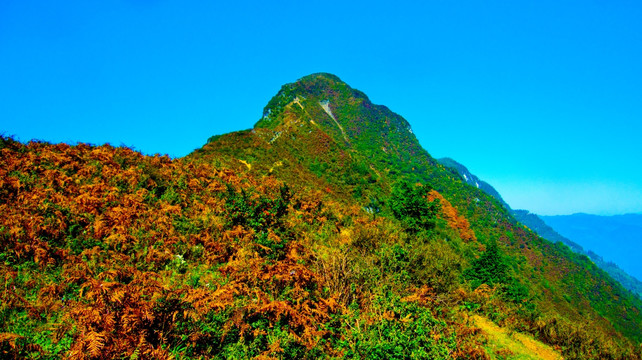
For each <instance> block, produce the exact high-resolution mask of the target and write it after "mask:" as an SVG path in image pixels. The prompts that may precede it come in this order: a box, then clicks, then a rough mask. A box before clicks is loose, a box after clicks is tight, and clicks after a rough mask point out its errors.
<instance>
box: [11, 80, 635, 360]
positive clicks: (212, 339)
mask: <svg viewBox="0 0 642 360" xmlns="http://www.w3.org/2000/svg"><path fill="white" fill-rule="evenodd" d="M443 135H444V134H435V136H443ZM0 163H1V166H0V213H1V214H2V216H0V275H1V276H2V281H3V282H4V284H3V287H2V290H1V291H2V292H1V294H2V295H0V296H1V299H2V302H1V305H0V322H1V324H2V328H1V330H0V353H1V354H2V357H3V358H14V359H22V358H40V359H56V358H71V359H104V358H119V359H121V358H123V359H171V358H174V359H193V358H196V359H198V358H202V359H210V358H212V359H227V358H237V359H241V358H243V359H244V358H261V359H269V358H275V359H300V358H310V359H312V358H359V359H361V358H363V359H457V358H465V359H511V358H519V359H538V358H545V359H555V358H558V359H561V358H566V359H640V358H642V349H641V347H640V342H641V341H642V316H641V315H640V309H642V304H641V302H640V300H639V299H638V298H637V297H635V296H633V295H632V294H631V293H630V292H628V291H627V290H625V289H624V288H622V286H620V285H619V284H618V283H617V282H616V281H614V280H613V279H611V278H610V277H609V276H608V275H607V274H606V273H604V272H603V271H601V270H600V269H598V268H597V267H596V266H595V265H594V264H593V263H592V262H591V261H589V260H588V259H587V258H586V257H585V256H581V255H578V254H576V253H574V252H572V251H570V250H569V249H568V247H566V246H565V245H563V244H561V243H555V244H554V243H551V242H549V241H547V240H544V239H542V238H541V237H539V236H537V235H536V234H535V233H533V232H531V231H530V230H529V229H528V228H525V227H524V226H523V225H521V224H519V223H518V222H517V221H516V220H515V219H514V218H513V217H512V216H511V214H510V213H509V212H508V211H507V210H506V209H505V208H504V207H503V206H502V204H501V203H500V202H499V201H498V200H497V199H495V198H494V197H492V196H489V195H487V194H486V193H484V192H483V191H482V190H480V189H478V188H477V187H474V186H470V185H468V184H466V183H465V182H464V181H462V179H461V177H460V176H459V175H458V174H457V173H456V171H455V170H452V169H450V168H447V167H444V166H443V165H441V164H439V163H438V162H437V161H436V160H435V159H433V158H432V157H431V156H430V155H429V154H428V152H426V150H424V149H423V148H422V147H421V146H420V145H419V143H418V141H417V139H416V138H415V136H414V134H413V133H412V129H411V127H410V124H409V123H408V122H407V121H406V120H405V119H403V118H402V117H401V116H399V115H397V114H395V113H393V112H392V111H390V110H389V109H388V108H386V107H385V106H381V105H375V104H372V102H370V100H369V99H368V97H367V96H366V95H365V94H363V93H362V92H360V91H358V90H355V89H353V88H351V87H350V86H349V85H347V84H346V83H344V82H342V81H341V80H340V79H339V78H338V77H336V76H334V75H330V74H313V75H309V76H306V77H304V78H302V79H300V80H298V81H296V82H294V83H291V84H286V85H284V86H283V87H282V88H281V90H280V91H279V92H278V94H276V95H275V96H274V98H272V99H271V100H270V101H269V103H268V104H267V106H266V107H265V109H264V111H263V116H262V118H261V119H260V120H259V121H258V122H257V124H256V125H255V127H254V128H253V129H251V130H245V131H239V132H234V133H230V134H223V135H217V136H213V137H211V138H210V139H209V140H208V142H207V144H205V145H204V146H203V147H202V148H200V149H198V150H196V151H194V152H193V153H192V154H190V155H188V156H186V157H184V158H180V159H170V158H168V157H167V156H158V155H157V156H144V155H142V154H140V153H137V152H135V151H132V150H130V149H128V148H123V147H119V148H114V147H112V146H109V145H103V146H92V145H86V144H78V145H75V146H70V145H66V144H47V143H44V142H30V143H28V144H22V143H19V142H16V141H14V140H13V139H11V138H2V139H1V142H0Z"/></svg>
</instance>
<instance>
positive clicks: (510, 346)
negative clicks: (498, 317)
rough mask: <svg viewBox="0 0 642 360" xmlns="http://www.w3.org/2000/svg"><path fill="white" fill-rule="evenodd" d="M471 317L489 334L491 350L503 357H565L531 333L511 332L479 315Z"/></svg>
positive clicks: (551, 359)
mask: <svg viewBox="0 0 642 360" xmlns="http://www.w3.org/2000/svg"><path fill="white" fill-rule="evenodd" d="M471 318H472V320H473V322H474V323H475V325H476V326H478V327H479V328H480V329H481V330H482V332H483V333H484V334H486V336H488V340H489V345H490V346H489V347H490V349H489V350H491V351H492V352H494V353H495V354H501V358H502V359H533V360H538V359H544V360H563V359H564V358H563V357H562V355H560V353H559V352H557V351H555V350H553V348H551V347H550V346H548V345H546V344H544V343H542V342H540V341H537V340H535V339H533V338H532V337H531V336H529V335H526V334H522V333H518V332H513V333H509V332H508V331H507V330H506V329H504V328H501V327H499V326H497V325H495V323H493V322H492V321H490V320H489V319H487V318H485V317H481V316H479V315H474V316H472V317H471Z"/></svg>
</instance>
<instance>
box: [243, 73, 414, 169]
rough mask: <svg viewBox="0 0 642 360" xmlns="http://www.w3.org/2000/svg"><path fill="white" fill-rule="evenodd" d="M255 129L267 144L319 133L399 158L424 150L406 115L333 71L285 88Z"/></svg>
mask: <svg viewBox="0 0 642 360" xmlns="http://www.w3.org/2000/svg"><path fill="white" fill-rule="evenodd" d="M254 130H255V132H256V133H258V134H260V136H261V137H263V138H264V139H266V141H272V140H273V139H275V138H279V137H282V136H283V135H285V134H290V135H292V134H293V133H298V134H299V136H298V138H302V137H304V136H307V134H310V133H316V132H319V131H320V132H322V133H324V134H325V135H327V136H328V137H329V138H331V139H333V140H334V142H336V143H338V144H341V146H344V147H348V148H352V149H358V150H361V151H362V152H364V153H369V154H373V152H384V153H388V155H393V154H394V155H393V156H394V157H396V158H401V157H405V156H412V155H413V154H417V153H418V152H423V149H422V148H421V146H420V145H419V142H418V141H417V139H416V137H415V135H414V133H413V132H412V129H411V127H410V124H409V123H408V122H407V121H406V120H405V119H404V118H403V117H401V116H400V115H398V114H395V113H394V112H392V111H390V109H388V108H387V107H385V106H383V105H375V104H373V103H372V102H371V101H370V99H369V98H368V97H367V96H366V95H365V94H364V93H363V92H361V91H359V90H356V89H354V88H352V87H350V85H348V84H347V83H345V82H343V81H342V80H341V79H340V78H339V77H338V76H336V75H333V74H329V73H314V74H310V75H307V76H304V77H302V78H300V79H299V80H297V81H295V82H293V83H289V84H285V85H283V86H282V87H281V89H280V90H279V92H278V93H277V94H276V95H275V96H274V97H273V98H272V99H271V100H270V101H269V102H268V104H267V105H266V106H265V108H264V110H263V117H262V118H261V119H260V120H259V121H258V122H257V123H256V125H255V126H254Z"/></svg>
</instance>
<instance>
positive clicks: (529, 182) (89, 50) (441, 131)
mask: <svg viewBox="0 0 642 360" xmlns="http://www.w3.org/2000/svg"><path fill="white" fill-rule="evenodd" d="M390 4H391V3H390V2H378V1H367V2H365V1H364V2H351V3H345V2H340V1H306V2H300V1H279V2H276V1H275V2H266V1H234V2H232V1H198V2H197V1H169V0H139V1H135V0H113V1H103V2H93V1H91V2H90V1H74V0H71V1H64V2H51V1H29V0H2V1H0V132H3V133H4V134H5V135H15V136H16V137H17V138H18V139H20V140H22V141H26V140H29V139H32V138H35V139H41V140H46V141H50V142H61V141H63V142H70V143H75V142H89V143H94V144H102V143H105V142H109V143H111V144H113V145H121V144H124V145H127V146H130V147H133V148H135V149H138V150H140V151H142V152H144V153H148V154H153V153H167V154H169V155H171V156H183V155H186V154H188V153H189V152H190V151H192V150H193V149H195V148H198V147H200V146H201V145H202V144H204V143H205V141H206V140H207V138H208V137H209V136H211V135H214V134H221V133H225V132H230V131H234V130H240V129H246V128H250V127H252V126H253V124H254V123H255V122H256V121H257V120H258V119H259V118H260V116H261V113H262V109H263V106H264V105H265V104H266V103H267V101H268V100H269V99H270V98H271V97H272V96H273V95H274V94H275V93H276V92H277V91H278V89H279V88H280V86H281V85H282V84H283V83H286V82H292V81H295V80H296V79H298V78H300V77H302V76H304V75H307V74H310V73H313V72H320V71H323V72H330V73H334V74H336V75H338V76H339V77H341V78H342V79H343V80H344V81H346V82H347V83H348V84H350V85H351V86H353V87H355V88H357V89H359V90H362V91H364V92H365V93H366V94H368V96H369V97H370V99H371V100H372V101H373V102H375V103H378V104H384V105H386V106H388V107H389V108H390V109H392V110H393V111H395V112H397V113H399V114H401V115H402V116H404V117H405V118H406V119H407V120H408V121H409V122H410V123H411V124H412V126H413V129H414V131H415V133H416V135H417V137H418V138H419V140H420V142H421V143H422V145H423V146H424V147H425V148H426V149H427V150H428V151H429V152H430V153H431V154H432V155H433V156H435V157H443V156H449V157H452V158H454V159H455V160H457V161H459V162H461V163H463V164H464V165H466V166H467V167H468V168H469V169H470V170H471V171H472V172H473V173H475V174H476V175H478V176H480V177H481V178H482V179H484V180H486V181H488V182H489V183H491V184H492V185H494V186H495V187H496V188H497V189H498V190H499V191H500V193H501V194H502V195H503V196H504V198H505V199H506V200H507V201H508V203H509V204H510V205H511V206H513V207H515V208H525V209H529V210H531V211H534V212H537V213H541V214H549V215H552V214H569V213H574V212H587V213H596V214H615V213H624V212H642V167H640V159H641V158H642V144H641V143H642V141H640V135H641V134H642V86H641V85H642V22H641V21H640V19H641V18H642V5H640V3H639V2H638V1H589V0H586V1H537V2H534V1H511V2H508V1H414V2H411V1H397V2H394V6H392V5H390Z"/></svg>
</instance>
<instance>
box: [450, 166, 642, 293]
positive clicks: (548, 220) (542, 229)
mask: <svg viewBox="0 0 642 360" xmlns="http://www.w3.org/2000/svg"><path fill="white" fill-rule="evenodd" d="M438 161H439V163H441V164H442V165H444V166H447V167H449V168H450V169H453V170H454V171H456V172H457V173H458V174H459V176H460V177H461V179H462V181H464V182H466V183H467V184H469V185H471V186H475V187H477V188H479V189H480V190H482V191H484V192H485V193H487V194H488V195H491V196H493V197H495V198H496V199H497V200H498V201H499V202H500V203H501V204H502V205H504V207H505V208H506V209H507V210H508V211H510V212H511V214H512V215H513V217H515V219H517V220H518V221H519V222H521V223H522V224H524V225H526V226H527V227H528V228H530V229H531V230H533V231H535V232H536V233H537V234H538V235H540V236H541V237H543V238H545V239H547V240H550V241H553V242H561V243H564V244H566V245H567V246H568V247H569V248H571V250H573V251H574V252H576V253H578V254H583V255H586V256H588V257H589V258H590V259H591V260H592V261H593V262H594V263H595V264H596V265H597V266H598V267H599V268H601V269H602V270H604V271H606V272H607V273H608V274H609V275H610V276H611V277H613V278H614V279H615V280H617V281H619V282H620V283H621V284H622V285H623V286H624V287H625V288H627V289H628V290H630V291H632V292H633V293H635V294H638V295H639V296H642V281H640V280H638V279H642V265H641V264H640V262H639V260H638V254H640V253H641V251H642V214H627V215H617V216H598V215H588V214H574V215H559V216H542V215H537V214H533V213H531V212H529V211H528V210H514V209H511V207H510V206H509V205H508V204H507V203H506V202H505V201H504V199H502V197H501V195H500V194H499V192H498V191H497V190H496V189H495V188H494V187H493V186H492V185H490V184H489V183H487V182H485V181H483V180H481V179H480V178H479V177H477V176H476V175H474V174H472V173H471V172H470V171H469V170H468V169H467V168H466V167H465V166H464V165H462V164H460V163H458V162H457V161H455V160H453V159H451V158H441V159H438Z"/></svg>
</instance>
